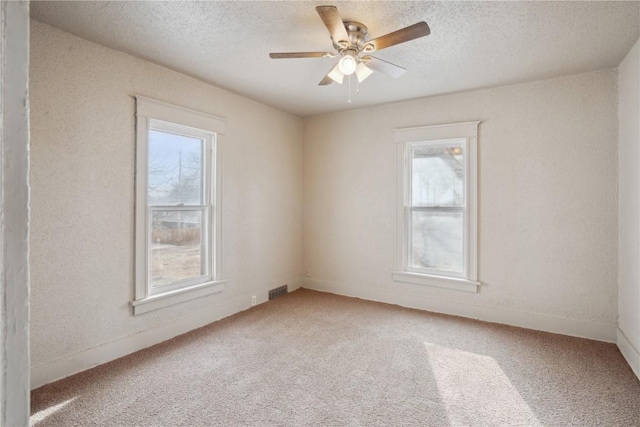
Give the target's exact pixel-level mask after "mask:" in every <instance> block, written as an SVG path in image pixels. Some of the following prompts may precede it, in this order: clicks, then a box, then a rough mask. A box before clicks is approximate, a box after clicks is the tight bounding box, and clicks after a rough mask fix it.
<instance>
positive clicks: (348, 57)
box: [269, 6, 431, 86]
mask: <svg viewBox="0 0 640 427" xmlns="http://www.w3.org/2000/svg"><path fill="white" fill-rule="evenodd" d="M316 11H317V12H318V14H319V15H320V18H321V19H322V22H324V25H325V26H326V27H327V29H328V30H329V34H330V35H331V41H332V42H333V47H334V48H335V50H336V51H337V53H336V52H289V53H270V54H269V57H271V58H273V59H285V58H334V57H336V56H338V55H339V56H340V57H341V58H340V60H339V61H338V63H337V64H336V65H334V66H333V68H331V70H330V71H329V72H328V73H327V75H326V76H325V77H324V78H323V79H322V80H321V81H320V83H319V85H321V86H324V85H329V84H331V83H332V82H336V83H340V84H342V80H343V79H344V76H350V75H352V74H354V73H355V74H356V77H357V78H358V82H362V81H363V80H364V79H366V78H367V77H369V76H370V75H371V73H373V71H379V72H381V73H385V74H387V75H389V76H391V77H394V78H396V77H400V76H401V75H403V74H404V73H405V72H406V71H407V70H406V69H405V68H402V67H400V66H398V65H395V64H392V63H391V62H387V61H385V60H382V59H380V58H376V57H374V56H371V55H370V54H371V53H373V52H375V51H378V50H382V49H385V48H387V47H390V46H394V45H397V44H399V43H404V42H408V41H411V40H415V39H418V38H420V37H424V36H428V35H429V34H430V33H431V30H430V29H429V26H428V25H427V23H426V22H424V21H422V22H418V23H417V24H413V25H410V26H408V27H406V28H403V29H401V30H398V31H394V32H392V33H389V34H386V35H384V36H380V37H378V38H375V39H372V40H366V36H367V27H366V26H364V25H363V24H361V23H360V22H355V21H343V20H342V18H341V17H340V14H339V13H338V9H337V8H336V7H335V6H318V7H316Z"/></svg>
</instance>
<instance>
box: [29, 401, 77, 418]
mask: <svg viewBox="0 0 640 427" xmlns="http://www.w3.org/2000/svg"><path fill="white" fill-rule="evenodd" d="M77 398H78V396H76V397H72V398H71V399H68V400H65V401H64V402H62V403H58V404H57V405H53V406H50V407H48V408H45V409H43V410H42V411H38V412H36V413H35V414H33V415H31V418H30V421H31V425H36V424H37V423H39V422H41V421H44V420H45V419H46V418H47V417H49V416H51V415H53V414H55V413H56V412H58V411H59V410H61V409H62V408H64V407H65V406H67V405H68V404H70V403H71V402H73V401H74V400H76V399H77Z"/></svg>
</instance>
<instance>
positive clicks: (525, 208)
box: [303, 70, 618, 341]
mask: <svg viewBox="0 0 640 427" xmlns="http://www.w3.org/2000/svg"><path fill="white" fill-rule="evenodd" d="M390 84H392V82H390ZM616 84H617V75H616V72H615V70H609V71H598V72H591V73H585V74H580V75H572V76H567V77H561V78H555V79H550V80H544V81H537V82H533V83H526V84H519V85H513V86H507V87H501V88H496V89H488V90H481V91H475V92H469V93H462V94H456V95H449V96H441V97H434V98H425V99H419V100H415V101H409V102H403V103H398V104H392V105H385V106H380V107H376V108H367V109H361V110H355V111H350V112H344V113H335V114H328V115H323V116H318V117H312V118H309V119H306V120H305V127H304V190H305V191H304V222H303V224H304V225H303V235H304V271H305V274H306V275H307V276H308V278H307V279H306V282H305V283H306V284H305V286H307V287H312V288H316V289H321V290H328V291H331V292H337V293H342V294H347V295H355V296H359V297H363V298H370V299H377V300H381V301H387V302H392V303H398V304H402V305H407V306H413V307H418V308H426V309H430V310H435V311H442V312H448V313H454V314H460V315H464V316H469V317H477V318H482V319H487V320H491V321H498V322H503V323H510V324H515V325H520V326H526V327H532V328H535V329H543V330H551V331H556V332H562V333H567V334H571V335H581V336H588V337H591V338H596V339H603V340H607V341H614V340H615V325H616V314H617V227H618V223H617V212H616V206H617V197H616V195H617V161H618V150H617V126H618V123H617V110H616V108H617V107H616V97H617V86H616ZM474 120H481V121H482V124H481V125H480V131H479V140H478V141H479V142H478V144H479V145H478V146H479V199H480V208H479V217H480V219H479V229H480V239H479V250H480V260H479V278H480V280H481V281H482V283H483V286H482V289H481V292H480V293H478V294H470V293H463V292H459V291H450V290H441V289H436V288H431V287H426V286H420V285H410V284H402V283H395V282H393V281H392V280H391V276H390V271H391V270H392V269H393V268H394V251H395V247H396V236H395V205H394V203H395V200H396V198H395V194H396V193H395V192H396V159H395V146H394V142H393V130H394V129H396V128H401V127H410V126H422V125H432V124H443V123H455V122H463V121H474Z"/></svg>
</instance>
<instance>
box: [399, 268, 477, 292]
mask: <svg viewBox="0 0 640 427" xmlns="http://www.w3.org/2000/svg"><path fill="white" fill-rule="evenodd" d="M391 277H392V278H393V280H394V281H396V282H403V283H412V284H414V285H426V286H434V287H436V288H445V289H453V290H456V291H463V292H473V293H477V292H478V290H479V289H480V285H481V283H480V282H474V281H472V280H466V279H457V278H453V277H445V276H431V275H429V274H419V273H409V272H407V271H392V272H391Z"/></svg>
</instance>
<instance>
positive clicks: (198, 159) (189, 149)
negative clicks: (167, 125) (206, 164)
mask: <svg viewBox="0 0 640 427" xmlns="http://www.w3.org/2000/svg"><path fill="white" fill-rule="evenodd" d="M203 147H204V141H203V140H202V139H199V138H192V137H188V136H184V135H176V134H173V133H168V132H161V131H157V130H150V131H149V166H148V167H149V178H148V182H149V205H179V204H184V205H202V204H204V203H203V200H202V181H203V180H202V158H203Z"/></svg>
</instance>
